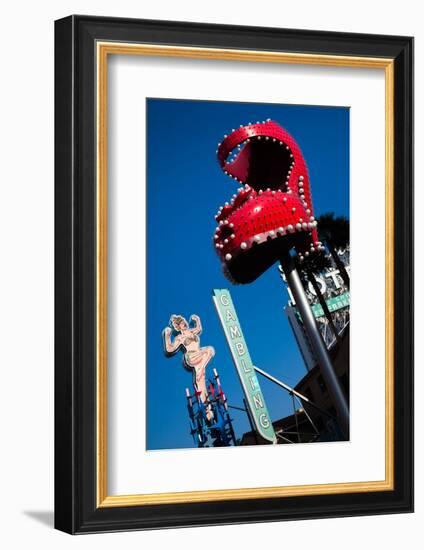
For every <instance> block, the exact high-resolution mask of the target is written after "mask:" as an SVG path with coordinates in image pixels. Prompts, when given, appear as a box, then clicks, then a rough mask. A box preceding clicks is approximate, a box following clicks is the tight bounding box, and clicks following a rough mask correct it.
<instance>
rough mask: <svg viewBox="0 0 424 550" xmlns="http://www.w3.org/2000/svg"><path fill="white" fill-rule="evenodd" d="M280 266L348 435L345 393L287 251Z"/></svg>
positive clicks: (343, 427) (340, 420)
mask: <svg viewBox="0 0 424 550" xmlns="http://www.w3.org/2000/svg"><path fill="white" fill-rule="evenodd" d="M280 262H281V266H282V268H283V270H284V273H285V275H286V280H287V283H288V285H289V287H290V290H291V292H292V294H293V297H294V299H295V301H296V306H297V308H298V310H299V313H300V316H301V317H302V321H303V326H304V328H305V331H306V334H307V335H308V338H309V341H310V343H311V346H312V349H313V351H314V354H315V357H316V359H317V361H318V365H319V367H320V369H321V373H322V376H323V378H324V381H325V383H326V385H327V388H328V392H329V394H330V397H331V399H332V401H333V404H334V407H335V409H336V411H337V418H338V421H339V424H340V428H341V430H342V432H343V435H344V436H345V437H346V438H348V437H349V408H348V405H347V401H346V398H345V395H344V393H343V390H342V387H341V385H340V383H339V380H338V378H337V376H336V373H335V372H334V367H333V365H332V362H331V359H330V356H329V354H328V351H327V348H326V347H325V344H324V342H323V340H322V337H321V334H320V332H319V330H318V327H317V325H316V321H315V317H314V314H313V313H312V309H311V306H310V304H309V302H308V299H307V297H306V293H305V290H304V288H303V285H302V282H301V280H300V277H299V274H298V273H297V271H296V267H295V265H294V261H293V258H292V257H291V256H290V254H289V252H287V253H286V254H284V255H283V256H282V257H281V259H280Z"/></svg>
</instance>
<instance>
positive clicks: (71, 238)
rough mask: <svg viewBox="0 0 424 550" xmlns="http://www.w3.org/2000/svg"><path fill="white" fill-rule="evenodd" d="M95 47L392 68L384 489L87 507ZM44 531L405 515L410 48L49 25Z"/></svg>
mask: <svg viewBox="0 0 424 550" xmlns="http://www.w3.org/2000/svg"><path fill="white" fill-rule="evenodd" d="M99 40H105V41H122V42H127V43H128V42H143V43H151V44H168V45H179V46H202V47H211V48H212V47H218V48H229V49H232V48H236V49H243V50H245V49H254V50H263V51H270V52H274V51H278V52H281V51H283V52H293V53H295V52H296V53H298V52H302V53H311V54H317V53H318V54H323V55H326V54H328V55H334V56H360V57H386V58H390V59H393V60H394V164H393V166H394V204H395V211H394V225H395V232H394V258H395V261H394V280H395V286H394V302H393V309H394V318H395V332H394V479H395V485H394V490H391V491H376V492H361V493H349V494H327V495H310V496H294V497H282V498H260V499H248V500H229V501H219V502H192V503H181V504H154V505H145V506H130V505H128V506H117V507H98V505H97V497H96V494H97V479H96V398H97V397H96V368H95V365H96V261H95V257H96V186H95V182H96V145H95V132H96V102H95V93H94V90H95V86H96V69H95V63H96V49H95V44H96V42H97V41H99ZM55 75H56V76H55V527H56V528H57V529H60V530H62V531H65V532H68V533H72V534H76V533H93V532H103V531H121V530H130V529H146V528H149V529H153V528H165V527H181V526H198V525H214V524H229V523H248V522H263V521H278V520H295V519H308V518H326V517H336V516H359V515H370V514H388V513H397V512H411V511H413V39H412V38H410V37H401V36H377V35H365V34H347V33H336V32H318V31H310V30H293V29H277V28H259V27H242V26H226V25H209V24H200V23H176V22H168V21H148V20H132V19H118V18H108V17H89V16H77V15H73V16H70V17H66V18H64V19H61V20H58V21H56V23H55Z"/></svg>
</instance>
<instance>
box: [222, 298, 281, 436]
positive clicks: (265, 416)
mask: <svg viewBox="0 0 424 550" xmlns="http://www.w3.org/2000/svg"><path fill="white" fill-rule="evenodd" d="M213 301H214V303H215V307H216V310H217V312H218V316H219V319H220V321H221V324H222V328H223V329H224V332H225V337H226V338H227V343H228V345H229V347H230V351H231V355H232V357H233V361H234V364H235V366H236V369H237V373H238V375H239V378H240V382H241V385H242V388H243V392H244V395H245V396H246V402H247V404H248V407H249V410H250V414H251V416H252V418H253V420H254V422H255V427H256V430H257V431H258V433H259V434H260V435H261V436H262V437H263V438H264V439H266V440H268V441H271V442H272V443H276V437H275V433H274V428H273V426H272V422H271V419H270V416H269V413H268V409H267V408H266V404H265V399H264V396H263V393H262V391H261V388H260V386H259V381H258V378H257V376H256V372H255V371H254V368H253V364H252V360H251V358H250V354H249V350H248V349H247V344H246V341H245V339H244V336H243V331H242V330H241V326H240V322H239V320H238V317H237V313H236V310H235V309H234V305H233V301H232V299H231V295H230V292H229V290H227V289H225V288H224V289H214V291H213Z"/></svg>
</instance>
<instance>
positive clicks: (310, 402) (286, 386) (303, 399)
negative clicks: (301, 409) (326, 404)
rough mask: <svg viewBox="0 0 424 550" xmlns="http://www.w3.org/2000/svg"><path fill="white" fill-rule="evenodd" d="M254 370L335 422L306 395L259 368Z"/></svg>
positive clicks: (331, 416) (330, 415)
mask: <svg viewBox="0 0 424 550" xmlns="http://www.w3.org/2000/svg"><path fill="white" fill-rule="evenodd" d="M253 368H254V369H255V371H256V372H258V373H259V374H262V376H264V377H265V378H267V379H268V380H271V382H274V384H277V386H280V387H282V388H284V389H285V390H286V391H288V392H289V393H293V394H294V395H296V397H299V398H300V399H301V400H302V401H305V403H308V405H310V406H311V407H314V409H316V410H317V411H319V412H320V413H322V414H323V415H325V416H327V417H328V418H332V419H333V420H334V419H335V418H334V416H333V415H332V414H330V413H329V412H327V411H326V410H325V409H322V408H321V407H319V406H318V405H316V404H315V403H314V402H313V401H311V400H310V399H308V398H307V397H306V395H303V394H301V393H299V392H298V391H296V390H295V389H294V388H292V387H291V386H289V385H287V384H284V382H281V380H278V378H275V376H271V374H269V373H267V372H265V371H264V370H262V369H260V368H259V367H253ZM302 406H303V405H302Z"/></svg>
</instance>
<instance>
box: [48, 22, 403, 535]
mask: <svg viewBox="0 0 424 550" xmlns="http://www.w3.org/2000/svg"><path fill="white" fill-rule="evenodd" d="M55 52H56V54H55V71H56V80H55V131H56V137H55V213H56V215H55V220H56V222H55V224H56V225H55V235H56V248H55V255H56V260H55V270H56V271H55V278H56V310H55V314H56V326H55V342H56V352H55V353H56V356H55V400H56V401H55V402H56V405H55V518H56V519H55V525H56V527H57V528H58V529H61V530H63V531H66V532H69V533H88V532H100V531H117V530H127V529H146V528H161V527H179V526H189V525H192V526H194V525H211V524H220V523H241V522H255V521H275V520H288V519H300V518H302V519H305V518H317V517H330V516H343V515H365V514H381V513H395V512H410V511H412V507H413V409H412V406H413V404H412V397H413V353H412V338H413V336H412V335H413V314H412V311H413V308H412V305H413V295H412V291H413V284H412V283H413V253H412V250H413V235H412V220H413V218H412V216H413V209H412V198H413V196H412V189H413V181H412V179H413V166H412V153H413V136H412V107H413V97H412V92H413V89H412V72H413V40H412V38H408V37H399V36H376V35H375V36H374V35H360V34H345V33H343V34H341V33H330V32H316V31H306V30H302V31H300V30H285V29H271V28H252V27H234V26H221V25H205V24H197V23H196V24H194V23H174V22H166V21H146V20H125V19H114V18H101V17H88V16H70V17H68V18H65V19H61V20H59V21H56V27H55Z"/></svg>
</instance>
